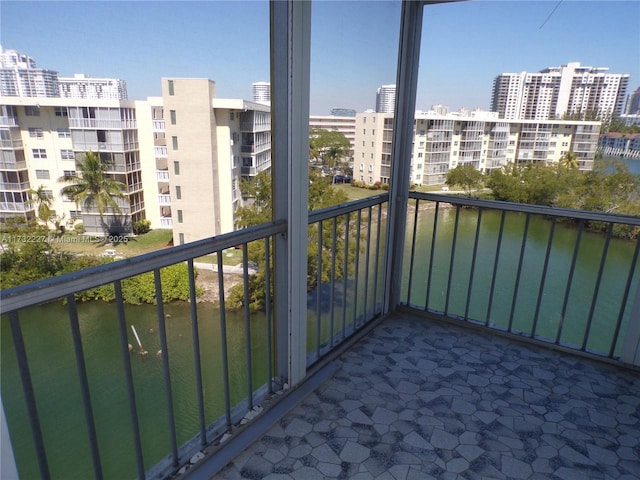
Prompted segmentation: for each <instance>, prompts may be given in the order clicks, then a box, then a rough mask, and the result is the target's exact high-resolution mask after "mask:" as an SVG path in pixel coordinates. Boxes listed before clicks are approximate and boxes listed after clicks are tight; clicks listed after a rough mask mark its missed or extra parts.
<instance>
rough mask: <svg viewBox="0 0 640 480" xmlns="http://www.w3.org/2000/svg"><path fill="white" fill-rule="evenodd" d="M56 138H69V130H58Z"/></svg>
mask: <svg viewBox="0 0 640 480" xmlns="http://www.w3.org/2000/svg"><path fill="white" fill-rule="evenodd" d="M58 138H71V130H69V129H68V128H59V129H58Z"/></svg>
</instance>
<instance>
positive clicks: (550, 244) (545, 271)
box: [529, 217, 556, 338]
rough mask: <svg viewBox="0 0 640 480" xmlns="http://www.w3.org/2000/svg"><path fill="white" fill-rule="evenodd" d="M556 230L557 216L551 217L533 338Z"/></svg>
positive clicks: (534, 316)
mask: <svg viewBox="0 0 640 480" xmlns="http://www.w3.org/2000/svg"><path fill="white" fill-rule="evenodd" d="M555 230H556V217H553V218H552V219H551V230H550V232H549V241H548V242H547V252H546V254H545V256H544V265H543V267H542V277H541V278H540V289H539V290H538V301H537V302H536V313H535V314H534V315H533V325H532V326H531V335H529V336H530V337H531V338H535V336H536V330H537V328H538V317H539V316H540V305H541V304H542V296H543V295H544V284H545V282H546V280H547V269H548V268H549V257H550V256H551V248H552V247H553V235H554V233H555Z"/></svg>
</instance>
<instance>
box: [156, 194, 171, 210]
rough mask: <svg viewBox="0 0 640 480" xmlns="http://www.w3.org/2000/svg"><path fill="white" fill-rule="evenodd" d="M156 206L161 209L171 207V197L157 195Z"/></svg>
mask: <svg viewBox="0 0 640 480" xmlns="http://www.w3.org/2000/svg"><path fill="white" fill-rule="evenodd" d="M158 205H160V206H161V207H169V206H171V195H165V194H160V195H158Z"/></svg>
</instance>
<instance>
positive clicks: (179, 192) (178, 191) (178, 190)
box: [176, 185, 182, 200]
mask: <svg viewBox="0 0 640 480" xmlns="http://www.w3.org/2000/svg"><path fill="white" fill-rule="evenodd" d="M181 198H182V188H180V187H179V186H177V185H176V199H178V200H180V199H181Z"/></svg>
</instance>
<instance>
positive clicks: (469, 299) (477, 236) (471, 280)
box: [464, 207, 482, 320]
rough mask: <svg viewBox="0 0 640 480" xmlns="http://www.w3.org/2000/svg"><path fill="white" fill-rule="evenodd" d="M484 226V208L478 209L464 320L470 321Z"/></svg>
mask: <svg viewBox="0 0 640 480" xmlns="http://www.w3.org/2000/svg"><path fill="white" fill-rule="evenodd" d="M481 225H482V207H480V208H478V223H477V225H476V238H475V241H474V243H473V255H472V256H471V272H470V273H469V287H468V288H467V304H466V305H465V307H464V319H465V320H469V306H470V304H471V291H472V289H473V274H474V273H475V269H476V257H477V255H478V242H479V239H480V226H481Z"/></svg>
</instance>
